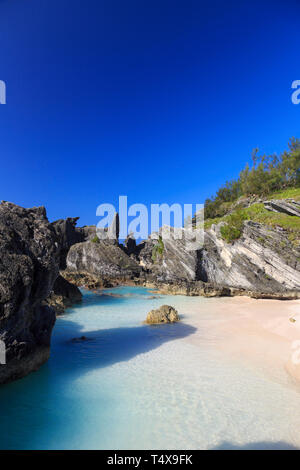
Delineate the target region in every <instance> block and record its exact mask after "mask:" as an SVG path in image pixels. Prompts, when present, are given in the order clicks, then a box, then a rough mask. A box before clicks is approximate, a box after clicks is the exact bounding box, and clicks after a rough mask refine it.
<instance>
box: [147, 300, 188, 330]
mask: <svg viewBox="0 0 300 470" xmlns="http://www.w3.org/2000/svg"><path fill="white" fill-rule="evenodd" d="M179 320H180V318H179V315H178V312H177V310H175V308H174V307H171V306H170V305H162V306H161V307H159V308H158V309H156V310H151V311H150V312H149V313H148V315H147V318H146V323H148V324H149V325H153V324H158V323H174V322H178V321H179Z"/></svg>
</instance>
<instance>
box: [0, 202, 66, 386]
mask: <svg viewBox="0 0 300 470" xmlns="http://www.w3.org/2000/svg"><path fill="white" fill-rule="evenodd" d="M59 259H60V243H59V239H58V238H57V235H56V233H55V230H54V228H53V227H52V226H51V224H50V223H49V222H48V219H47V217H46V211H45V208H44V207H37V208H33V209H24V208H22V207H19V206H16V205H14V204H12V203H8V202H2V203H1V204H0V340H1V341H2V342H3V343H4V344H5V350H6V364H3V365H0V383H5V382H9V381H12V380H14V379H17V378H20V377H23V376H25V375H27V374H28V373H29V372H32V371H34V370H36V369H38V368H39V367H40V366H41V365H42V364H43V363H44V362H45V361H47V359H48V357H49V353H50V337H51V332H52V328H53V326H54V323H55V312H54V310H53V309H51V308H50V307H49V306H48V305H47V304H46V303H45V302H44V300H45V299H46V297H48V295H49V293H50V291H51V290H52V286H53V284H54V282H55V280H56V278H57V276H58V271H59ZM3 343H2V344H3Z"/></svg>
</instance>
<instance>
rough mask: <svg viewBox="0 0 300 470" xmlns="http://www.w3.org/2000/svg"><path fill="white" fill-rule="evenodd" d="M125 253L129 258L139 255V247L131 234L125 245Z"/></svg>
mask: <svg viewBox="0 0 300 470" xmlns="http://www.w3.org/2000/svg"><path fill="white" fill-rule="evenodd" d="M124 251H125V253H126V254H127V255H128V256H131V255H134V256H136V255H137V253H138V252H137V245H136V240H135V238H134V236H133V234H129V235H128V236H127V238H126V240H125V243H124Z"/></svg>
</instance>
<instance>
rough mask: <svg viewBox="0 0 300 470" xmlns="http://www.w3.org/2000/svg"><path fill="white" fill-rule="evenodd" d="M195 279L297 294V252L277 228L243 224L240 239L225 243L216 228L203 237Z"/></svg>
mask: <svg viewBox="0 0 300 470" xmlns="http://www.w3.org/2000/svg"><path fill="white" fill-rule="evenodd" d="M199 262H200V269H199V278H200V280H202V281H205V282H210V283H213V284H215V285H222V286H229V287H235V288H242V289H246V290H248V291H253V292H257V293H269V294H270V293H284V292H287V291H293V290H298V291H299V290H300V249H299V247H298V248H297V247H296V246H294V245H293V243H292V242H291V241H290V240H289V237H288V233H287V232H286V231H285V230H283V229H282V228H280V227H277V228H271V227H268V226H266V225H263V224H259V223H255V222H251V221H247V222H244V228H243V233H242V236H241V238H240V239H238V240H236V241H234V242H233V243H226V242H225V241H224V240H223V239H222V237H221V236H220V224H219V225H213V226H212V227H211V229H210V230H208V231H207V232H206V234H205V244H204V249H203V250H202V251H201V254H200V261H199Z"/></svg>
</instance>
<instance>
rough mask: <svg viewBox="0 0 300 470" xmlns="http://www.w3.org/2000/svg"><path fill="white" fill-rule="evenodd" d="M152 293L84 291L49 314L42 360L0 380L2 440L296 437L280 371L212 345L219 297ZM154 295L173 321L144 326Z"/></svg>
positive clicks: (299, 437) (237, 443) (198, 442)
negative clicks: (171, 309)
mask: <svg viewBox="0 0 300 470" xmlns="http://www.w3.org/2000/svg"><path fill="white" fill-rule="evenodd" d="M110 294H113V295H110ZM152 296H153V293H151V291H149V290H146V289H144V288H140V287H119V288H115V289H111V290H109V291H107V290H106V291H104V292H103V293H100V292H99V293H91V292H87V291H84V298H83V302H82V304H81V305H79V306H76V307H75V308H72V309H69V310H68V311H67V312H66V314H65V315H63V316H62V317H59V318H58V320H57V322H56V326H55V329H54V334H53V339H52V353H51V358H50V360H49V361H48V363H47V364H45V365H44V366H43V367H42V368H41V369H40V370H39V371H38V372H36V373H33V374H31V375H29V376H28V377H26V378H24V379H22V380H19V381H17V382H14V383H12V384H9V385H6V386H3V387H2V388H1V389H0V414H1V422H0V447H1V448H2V449H143V448H145V449H177V448H178V449H196V448H200V449H207V448H209V449H213V448H217V449H218V448H219V449H220V448H221V449H222V448H250V449H251V448H271V449H272V448H280V449H289V448H296V447H300V432H299V429H300V393H299V390H298V389H297V387H295V386H292V384H289V381H288V379H287V377H286V376H285V372H284V371H282V372H280V373H279V374H278V375H277V376H276V379H274V378H273V377H272V376H270V375H268V374H267V373H266V371H265V370H264V368H263V367H262V368H258V369H255V368H254V367H251V366H250V365H249V367H248V366H247V364H245V362H244V361H243V360H240V359H239V358H233V357H232V355H229V354H228V355H226V354H225V353H224V351H222V349H220V348H218V347H217V345H218V344H217V343H218V341H219V339H220V338H219V336H218V335H217V334H214V333H213V331H214V329H213V328H211V324H212V322H216V321H218V322H219V321H222V318H221V317H220V316H219V317H218V318H217V319H216V318H215V317H214V313H212V310H213V305H214V302H220V301H221V302H222V299H216V300H215V299H203V298H199V297H195V298H189V297H181V296H158V297H159V298H152ZM164 303H168V304H170V305H174V306H175V307H177V308H178V309H179V312H180V314H182V322H181V323H178V324H174V325H161V326H147V325H144V324H143V323H142V322H143V320H144V319H145V318H146V314H147V312H148V311H149V310H151V309H152V308H155V307H158V306H159V305H162V304H164ZM195 306H197V310H198V311H199V308H200V311H201V314H200V315H199V312H198V313H197V314H196V313H195ZM193 312H194V313H193ZM218 315H220V314H218ZM224 315H226V312H224ZM196 316H197V318H196ZM196 319H197V321H195V320H196ZM195 333H197V335H198V338H200V339H199V341H197V344H196V342H195V341H191V338H193V335H194V337H195ZM82 335H84V336H86V337H87V341H76V342H74V341H72V338H78V337H80V336H82Z"/></svg>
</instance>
